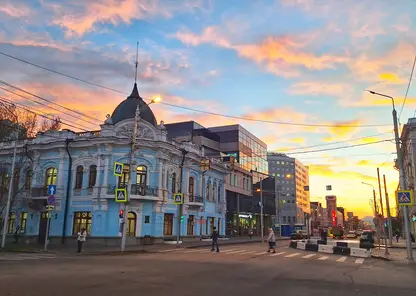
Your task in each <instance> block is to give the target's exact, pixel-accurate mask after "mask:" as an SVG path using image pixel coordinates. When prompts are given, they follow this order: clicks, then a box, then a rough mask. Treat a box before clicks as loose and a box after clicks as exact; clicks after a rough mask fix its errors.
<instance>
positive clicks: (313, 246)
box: [305, 243, 319, 252]
mask: <svg viewBox="0 0 416 296" xmlns="http://www.w3.org/2000/svg"><path fill="white" fill-rule="evenodd" d="M318 248H319V245H318V244H312V243H308V244H306V246H305V250H306V251H312V252H318Z"/></svg>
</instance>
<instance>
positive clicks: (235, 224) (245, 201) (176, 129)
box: [165, 121, 267, 236]
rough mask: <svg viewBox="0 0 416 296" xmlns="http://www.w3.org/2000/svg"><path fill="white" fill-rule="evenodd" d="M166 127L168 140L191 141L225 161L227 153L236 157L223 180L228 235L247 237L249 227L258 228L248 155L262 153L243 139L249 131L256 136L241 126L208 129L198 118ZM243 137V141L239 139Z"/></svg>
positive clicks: (213, 157) (209, 153)
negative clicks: (253, 204)
mask: <svg viewBox="0 0 416 296" xmlns="http://www.w3.org/2000/svg"><path fill="white" fill-rule="evenodd" d="M165 126H166V129H167V131H168V138H169V139H171V140H175V141H177V142H192V143H193V144H194V145H196V147H197V148H198V149H200V150H201V151H203V152H204V155H206V156H207V157H208V158H209V159H217V160H225V159H226V158H227V156H228V157H229V156H232V157H234V158H235V162H234V163H233V164H231V163H228V167H227V175H226V177H225V180H224V187H225V191H226V200H227V217H226V220H227V226H226V233H227V235H242V236H247V235H248V232H249V229H251V228H252V229H254V231H255V230H256V227H257V224H256V220H257V218H256V217H255V216H256V215H257V216H258V215H259V213H257V214H256V213H253V206H252V205H251V204H252V199H253V198H252V184H253V181H252V175H253V173H252V172H250V170H248V169H249V167H247V164H246V163H247V159H246V156H245V155H246V154H247V153H248V154H253V151H251V148H253V149H254V151H255V153H256V154H260V153H263V152H261V151H257V150H256V149H258V148H256V147H257V146H256V145H254V144H253V143H251V142H250V143H247V142H246V141H245V140H244V141H243V139H246V138H247V134H249V136H248V138H250V139H257V138H255V137H254V135H252V134H250V133H249V132H248V131H246V130H245V129H244V128H242V127H241V126H239V125H235V126H234V125H233V126H226V127H212V128H205V127H204V126H202V125H200V124H199V123H197V122H195V121H187V122H177V123H171V124H166V125H165ZM240 139H241V143H240V142H238V141H240ZM257 140H258V139H257ZM236 141H237V142H236ZM240 149H242V150H243V151H244V152H242V151H240ZM266 150H267V149H266ZM240 156H241V158H240ZM240 162H241V163H240ZM259 167H260V164H259Z"/></svg>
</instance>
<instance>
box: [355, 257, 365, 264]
mask: <svg viewBox="0 0 416 296" xmlns="http://www.w3.org/2000/svg"><path fill="white" fill-rule="evenodd" d="M363 262H364V258H358V259H357V260H355V263H356V264H363Z"/></svg>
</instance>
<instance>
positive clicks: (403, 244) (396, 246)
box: [374, 239, 416, 250]
mask: <svg viewBox="0 0 416 296" xmlns="http://www.w3.org/2000/svg"><path fill="white" fill-rule="evenodd" d="M387 244H388V240H387ZM374 246H375V247H378V246H379V245H376V244H375V245H374ZM380 247H384V240H383V241H382V242H381V245H380ZM389 249H406V240H404V239H401V240H400V241H399V242H398V243H396V239H393V246H391V247H389ZM412 249H413V250H416V243H412Z"/></svg>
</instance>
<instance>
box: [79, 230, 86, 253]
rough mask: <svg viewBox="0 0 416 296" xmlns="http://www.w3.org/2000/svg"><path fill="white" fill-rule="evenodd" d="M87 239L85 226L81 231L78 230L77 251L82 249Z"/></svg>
mask: <svg viewBox="0 0 416 296" xmlns="http://www.w3.org/2000/svg"><path fill="white" fill-rule="evenodd" d="M86 240H87V230H86V229H85V228H82V229H81V232H78V238H77V243H78V250H77V253H81V251H84V243H85V241H86Z"/></svg>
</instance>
